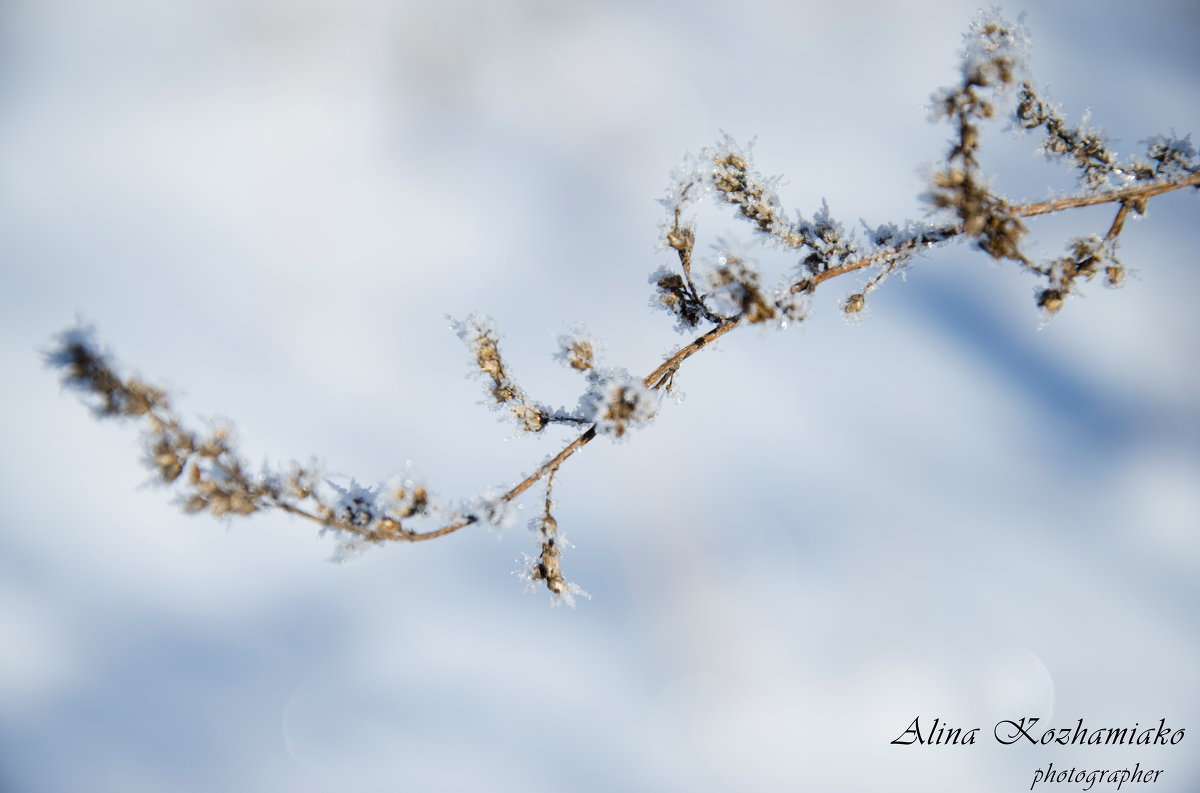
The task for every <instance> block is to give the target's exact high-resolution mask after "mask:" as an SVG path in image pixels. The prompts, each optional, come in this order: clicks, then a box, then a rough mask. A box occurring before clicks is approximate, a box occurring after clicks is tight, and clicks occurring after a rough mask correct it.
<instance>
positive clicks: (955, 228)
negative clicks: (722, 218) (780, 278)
mask: <svg viewBox="0 0 1200 793" xmlns="http://www.w3.org/2000/svg"><path fill="white" fill-rule="evenodd" d="M1185 187H1200V174H1191V175H1189V176H1187V177H1185V178H1183V179H1178V180H1168V181H1161V182H1155V183H1154V184H1148V185H1135V186H1133V187H1126V188H1121V189H1118V190H1110V191H1108V192H1104V193H1097V194H1095V195H1087V196H1070V197H1065V198H1056V199H1053V200H1050V201H1039V202H1036V203H1032V204H1021V205H1016V206H1013V207H1011V210H1010V211H1011V213H1012V214H1013V215H1016V216H1018V217H1034V216H1037V215H1046V214H1050V213H1053V212H1060V211H1064V210H1067V209H1078V208H1082V207H1089V206H1097V205H1100V204H1110V203H1113V202H1118V201H1119V202H1121V209H1120V210H1119V211H1118V212H1117V217H1116V219H1114V221H1113V226H1112V228H1110V230H1109V235H1112V234H1113V229H1116V230H1117V231H1118V232H1119V231H1120V227H1121V225H1122V224H1123V222H1124V220H1125V216H1126V214H1127V213H1128V209H1129V207H1130V206H1131V205H1133V204H1134V203H1136V202H1140V201H1145V200H1147V199H1149V198H1152V197H1154V196H1157V195H1161V194H1163V193H1169V192H1171V191H1173V190H1180V189H1182V188H1185ZM962 233H963V229H962V226H961V225H947V226H943V227H941V228H938V229H934V230H932V231H929V232H926V233H925V234H922V235H921V236H920V237H918V238H916V239H914V240H910V241H908V242H905V243H902V244H900V245H895V246H892V247H890V248H885V249H883V250H879V251H875V252H874V253H871V254H868V255H866V256H862V257H860V258H858V259H855V260H853V261H851V262H847V263H845V264H843V265H840V266H838V267H832V268H830V269H828V270H825V271H823V272H821V273H817V274H814V275H810V276H808V277H807V278H806V279H804V280H803V281H801V282H798V283H797V284H796V285H795V286H794V287H793V288H800V287H802V288H805V289H807V290H810V291H811V290H812V289H813V288H815V287H816V286H817V285H818V284H820V283H822V282H824V281H828V280H829V279H831V278H836V277H837V276H839V275H846V274H847V273H852V272H856V271H858V270H862V269H864V268H866V267H870V266H871V265H873V264H877V263H878V262H881V261H885V260H887V259H888V258H890V257H895V256H898V255H901V254H905V253H909V252H911V251H914V250H918V249H922V248H929V247H933V246H935V245H940V244H942V243H944V242H948V241H949V240H952V239H954V238H955V237H958V236H961V235H962ZM741 324H742V321H741V318H740V317H735V318H731V319H725V320H723V321H721V322H720V324H718V325H717V326H716V327H714V328H712V329H711V330H709V331H707V332H706V333H704V334H702V335H700V336H698V337H696V338H695V339H693V340H692V341H691V342H689V343H688V344H686V345H684V346H683V347H680V348H679V349H678V350H676V351H675V352H674V353H672V354H671V356H670V357H668V358H667V359H666V360H665V361H663V362H662V363H661V364H659V365H658V366H657V367H656V368H655V369H654V371H652V372H651V373H650V374H648V375H646V377H645V378H644V379H643V383H644V384H645V386H646V387H647V388H652V389H658V388H661V387H662V386H663V385H664V384H665V383H666V382H667V380H668V379H669V378H670V377H671V376H672V375H674V374H675V372H677V371H678V370H679V367H680V366H682V365H683V362H684V361H686V360H687V359H688V358H690V357H692V356H693V355H695V354H696V353H698V352H700V351H701V350H703V349H705V348H706V347H708V346H710V345H711V344H712V343H713V342H715V341H716V340H717V339H719V338H720V337H722V336H724V335H725V334H726V333H728V332H730V331H731V330H733V329H734V328H736V327H738V326H739V325H741ZM595 437H596V428H595V427H594V426H593V427H589V428H588V429H587V430H585V431H584V432H583V433H582V434H580V435H579V436H578V437H576V438H575V439H574V440H572V441H571V442H570V443H568V444H567V445H566V446H564V447H563V449H562V450H561V451H560V452H559V453H558V454H556V455H554V457H552V458H550V459H549V460H547V461H546V462H545V463H543V464H542V465H541V466H540V467H539V468H538V469H537V470H536V471H534V472H533V473H532V474H530V475H529V476H527V477H525V478H524V479H522V480H521V481H520V482H519V483H517V484H516V485H514V486H513V487H512V488H511V489H509V490H508V491H507V492H505V493H504V495H502V496H500V498H499V500H500V501H502V502H504V503H509V502H512V501H513V499H516V498H517V497H519V496H520V495H521V494H522V493H524V492H525V491H526V490H528V489H529V488H530V487H532V486H533V485H534V484H536V483H537V482H538V481H540V480H541V479H543V478H544V477H546V476H547V475H548V474H549V473H550V472H551V471H555V470H557V469H558V467H559V466H560V465H562V464H563V462H564V461H566V460H567V458H569V457H570V456H571V455H573V454H575V452H577V451H579V450H580V449H582V448H583V447H584V446H586V445H587V444H588V443H590V442H591V441H592V439H594V438H595ZM278 506H280V507H281V508H283V509H284V510H285V511H286V512H288V513H290V514H293V515H297V516H299V517H303V518H307V519H309V520H312V521H316V522H317V523H321V524H322V525H326V526H334V527H337V528H340V529H345V530H349V531H356V533H361V530H359V529H358V527H355V526H352V525H350V524H348V523H346V522H345V521H341V520H337V519H328V518H321V517H320V516H319V515H315V514H313V513H310V512H308V511H306V510H304V509H301V508H299V507H296V506H294V505H291V504H279V505H278ZM477 522H478V518H477V517H475V516H474V515H469V516H467V517H465V518H463V519H461V520H457V521H454V522H453V523H449V524H447V525H445V526H442V527H440V528H437V529H433V530H430V531H427V532H416V531H411V530H409V529H401V530H400V531H399V532H398V533H397V534H396V535H394V536H392V537H385V538H383V539H397V540H404V541H407V542H418V541H421V540H431V539H434V538H436V537H444V536H445V535H447V534H452V533H453V532H456V531H458V530H459V529H464V528H466V527H467V526H470V525H472V524H474V523H477Z"/></svg>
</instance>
